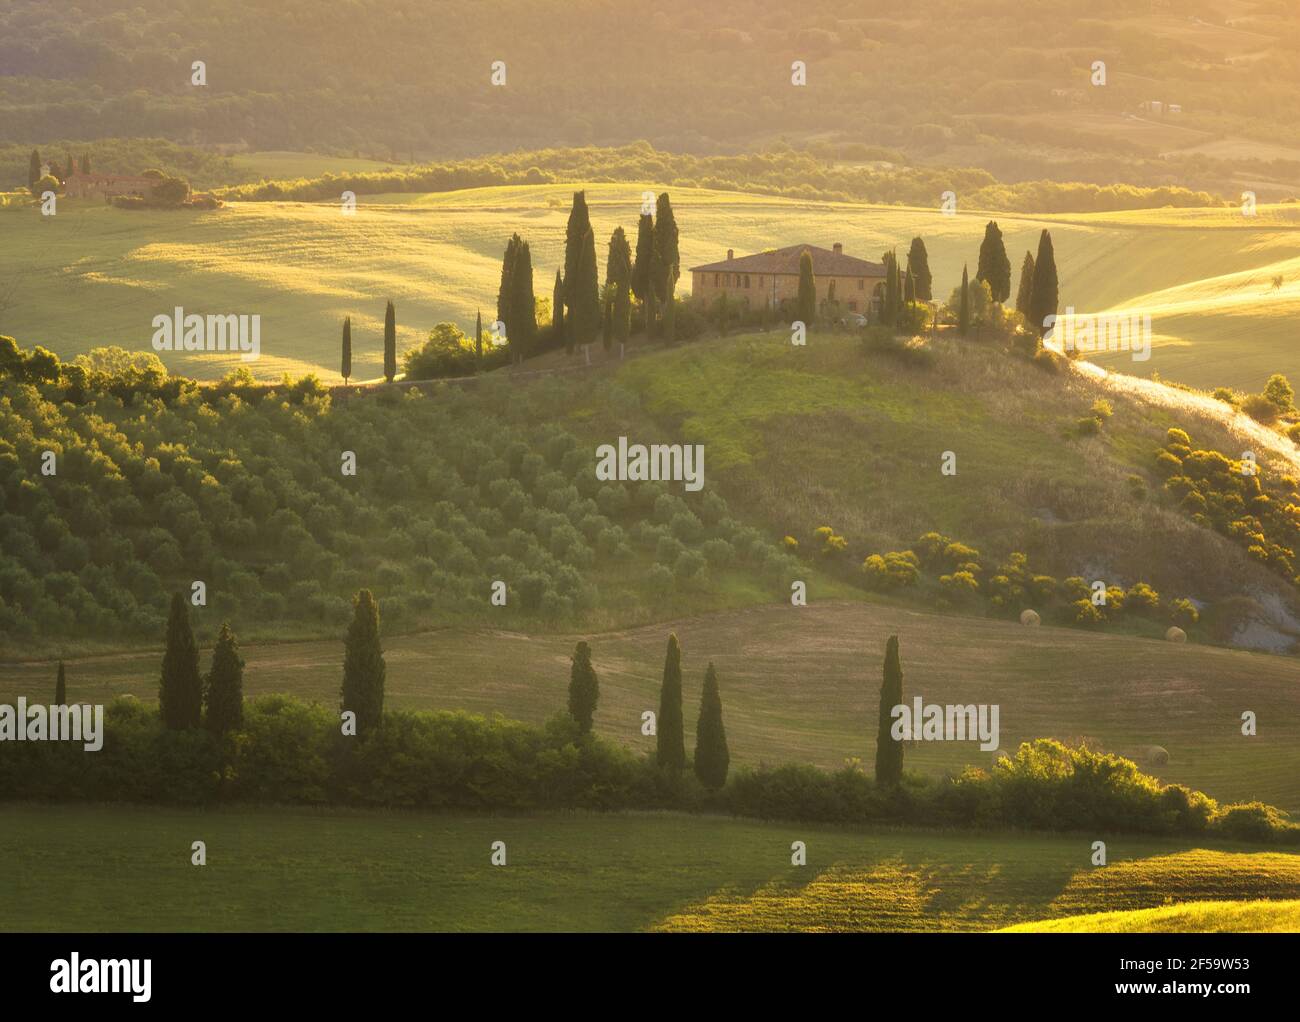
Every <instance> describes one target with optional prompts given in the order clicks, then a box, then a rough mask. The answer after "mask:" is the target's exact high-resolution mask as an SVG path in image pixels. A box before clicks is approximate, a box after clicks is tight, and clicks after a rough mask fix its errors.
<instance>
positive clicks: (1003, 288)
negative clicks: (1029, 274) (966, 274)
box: [975, 220, 1011, 302]
mask: <svg viewBox="0 0 1300 1022" xmlns="http://www.w3.org/2000/svg"><path fill="white" fill-rule="evenodd" d="M975 279H976V280H982V281H985V282H986V283H987V284H988V286H989V294H990V295H991V296H992V298H993V300H994V301H995V302H1005V301H1006V300H1007V299H1008V298H1009V297H1010V296H1011V260H1010V259H1008V258H1007V246H1006V245H1005V244H1004V243H1003V241H1002V229H1001V228H1000V227H998V222H997V221H996V220H990V221H989V222H988V223H987V224H985V225H984V240H983V241H982V242H980V261H979V267H978V268H977V269H976V271H975Z"/></svg>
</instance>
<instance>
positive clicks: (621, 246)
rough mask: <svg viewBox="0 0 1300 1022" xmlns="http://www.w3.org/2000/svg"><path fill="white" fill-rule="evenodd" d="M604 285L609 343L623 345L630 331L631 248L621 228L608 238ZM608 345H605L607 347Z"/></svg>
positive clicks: (615, 229)
mask: <svg viewBox="0 0 1300 1022" xmlns="http://www.w3.org/2000/svg"><path fill="white" fill-rule="evenodd" d="M605 285H606V287H608V288H611V289H612V291H611V294H610V305H611V309H610V315H609V321H610V342H611V344H612V343H613V342H615V341H617V342H618V343H620V344H621V343H623V342H624V341H626V340H627V335H628V332H629V330H630V329H631V324H630V319H631V313H632V296H631V288H632V247H631V246H630V245H629V244H628V243H627V235H626V234H624V233H623V228H621V227H615V228H614V233H613V234H611V235H610V238H609V257H608V258H607V260H606V262H605ZM608 346H609V345H607V347H608Z"/></svg>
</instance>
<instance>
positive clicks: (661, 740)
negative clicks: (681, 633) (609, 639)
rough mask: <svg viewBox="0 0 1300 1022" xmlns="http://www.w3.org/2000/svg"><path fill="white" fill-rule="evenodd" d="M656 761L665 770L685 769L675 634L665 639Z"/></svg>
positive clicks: (679, 657) (679, 654) (679, 651)
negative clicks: (665, 649)
mask: <svg viewBox="0 0 1300 1022" xmlns="http://www.w3.org/2000/svg"><path fill="white" fill-rule="evenodd" d="M655 760H656V762H657V763H658V764H659V766H661V767H663V768H664V769H666V770H673V771H676V772H681V771H682V770H683V769H685V767H686V738H685V735H684V734H683V725H682V649H681V646H679V645H678V644H677V635H676V633H674V634H672V635H670V636H668V655H667V656H665V657H664V680H663V685H662V686H661V687H660V689H659V720H658V723H657V728H656V742H655Z"/></svg>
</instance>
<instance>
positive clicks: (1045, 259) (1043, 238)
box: [1029, 228, 1060, 337]
mask: <svg viewBox="0 0 1300 1022" xmlns="http://www.w3.org/2000/svg"><path fill="white" fill-rule="evenodd" d="M1059 298H1060V296H1059V295H1058V294H1057V281H1056V255H1055V253H1054V252H1053V251H1052V236H1051V235H1050V234H1048V233H1047V230H1046V228H1044V229H1043V233H1042V234H1040V235H1039V236H1038V255H1037V256H1036V257H1035V258H1034V288H1033V291H1032V292H1031V293H1030V296H1029V325H1030V326H1031V327H1033V328H1034V329H1035V330H1037V331H1038V336H1039V337H1042V336H1043V335H1044V334H1045V333H1047V326H1046V325H1045V324H1044V322H1043V321H1044V320H1046V319H1047V317H1048V316H1054V315H1056V305H1057V302H1058V301H1059Z"/></svg>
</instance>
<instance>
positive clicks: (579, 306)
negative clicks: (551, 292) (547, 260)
mask: <svg viewBox="0 0 1300 1022" xmlns="http://www.w3.org/2000/svg"><path fill="white" fill-rule="evenodd" d="M564 294H565V299H564V301H565V305H566V306H567V308H568V319H566V320H565V321H564V329H565V331H566V332H567V333H568V335H569V337H571V338H572V345H573V346H577V345H581V344H590V343H591V342H592V341H594V340H595V339H596V334H598V333H599V332H600V280H599V277H598V270H597V268H596V236H595V235H594V234H592V232H591V228H590V227H588V228H587V234H586V236H585V237H584V238H583V239H582V244H581V245H579V246H578V262H577V263H576V264H575V266H574V269H573V276H572V277H569V276H566V277H565V278H564Z"/></svg>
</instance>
